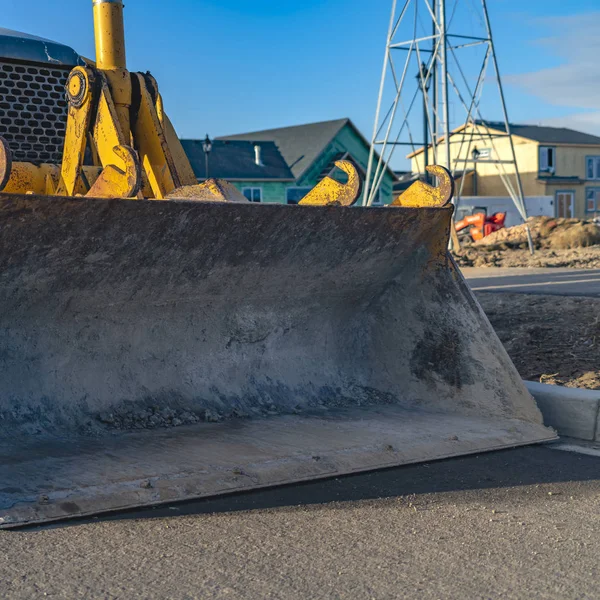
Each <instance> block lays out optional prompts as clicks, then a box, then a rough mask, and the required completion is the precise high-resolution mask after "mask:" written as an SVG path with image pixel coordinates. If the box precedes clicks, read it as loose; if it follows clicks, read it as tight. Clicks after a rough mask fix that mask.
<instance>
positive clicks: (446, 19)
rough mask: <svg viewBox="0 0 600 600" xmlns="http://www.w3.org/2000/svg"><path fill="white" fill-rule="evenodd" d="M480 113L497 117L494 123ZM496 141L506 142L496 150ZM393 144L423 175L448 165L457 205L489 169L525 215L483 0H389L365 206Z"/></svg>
mask: <svg viewBox="0 0 600 600" xmlns="http://www.w3.org/2000/svg"><path fill="white" fill-rule="evenodd" d="M490 64H491V65H492V68H493V72H492V77H491V78H490V75H489V73H488V72H489V71H490V69H489V67H490ZM484 84H485V85H484ZM484 112H486V113H487V114H488V115H489V114H490V113H492V114H494V113H495V115H497V116H499V117H500V119H497V120H496V122H493V125H492V121H488V120H486V119H485V118H484V115H483V113H484ZM415 130H418V131H419V133H418V134H413V132H414V131H415ZM499 138H504V139H502V140H501V139H499ZM500 144H502V145H506V144H507V145H508V147H505V148H504V149H503V150H504V151H503V152H501V154H499V153H498V149H499V148H498V146H500ZM422 148H428V151H425V152H418V151H419V150H420V149H422ZM398 149H401V150H404V152H403V153H402V154H401V157H403V156H404V155H405V154H406V150H408V151H409V152H411V154H412V158H413V163H416V164H417V166H418V171H419V172H420V173H421V176H422V177H423V178H424V179H427V174H426V172H425V166H426V165H427V164H432V163H437V164H441V165H444V166H445V167H447V168H448V170H449V171H450V172H451V173H452V174H453V175H454V177H455V178H456V179H457V180H458V185H457V191H456V195H455V203H459V202H460V197H461V195H462V192H463V188H464V186H465V181H466V180H467V179H468V178H469V177H474V178H476V173H477V169H478V168H479V169H481V170H486V174H489V172H490V169H495V170H496V171H497V176H498V177H499V179H500V180H501V181H502V183H503V184H504V186H505V188H506V190H507V192H508V194H509V195H510V197H511V198H512V200H513V202H514V204H515V206H516V208H517V210H518V211H519V213H520V215H521V217H522V218H523V220H526V218H527V214H526V209H525V202H524V198H523V186H522V183H521V177H520V175H519V170H518V167H517V161H516V155H515V146H514V142H513V138H512V136H511V131H510V123H509V120H508V113H507V110H506V102H505V98H504V91H503V88H502V81H501V79H500V71H499V68H498V61H497V59H496V53H495V49H494V41H493V37H492V28H491V26H490V19H489V14H488V10H487V5H486V0H400V1H399V0H393V1H392V11H391V17H390V25H389V30H388V34H387V40H386V48H385V55H384V62H383V72H382V76H381V85H380V89H379V98H378V101H377V111H376V116H375V124H374V128H373V137H372V144H371V154H370V157H369V165H368V171H367V178H366V183H365V194H364V199H363V203H364V204H365V205H370V204H372V202H373V200H374V199H375V198H376V195H377V193H378V190H379V187H380V186H381V182H382V181H383V176H384V173H385V170H386V167H388V166H391V167H393V166H394V162H393V161H394V160H396V161H397V158H398V152H397V151H398ZM506 150H508V152H506ZM377 153H378V154H379V157H378V156H377ZM501 155H502V157H503V160H501V159H500V158H501ZM507 155H508V159H507V158H506V156H507ZM395 157H396V158H395ZM484 165H485V166H484ZM490 165H491V166H490Z"/></svg>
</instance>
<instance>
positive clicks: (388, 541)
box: [0, 447, 600, 600]
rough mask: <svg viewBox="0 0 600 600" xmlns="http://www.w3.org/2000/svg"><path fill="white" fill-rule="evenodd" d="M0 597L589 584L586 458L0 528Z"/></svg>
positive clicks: (526, 459)
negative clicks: (57, 523)
mask: <svg viewBox="0 0 600 600" xmlns="http://www.w3.org/2000/svg"><path fill="white" fill-rule="evenodd" d="M0 556H2V561H1V562H0V597H2V598H42V597H49V598H55V599H56V598H68V599H75V598H106V599H114V598H121V599H127V600H134V599H137V598H145V599H151V598H173V599H179V598H228V599H230V598H294V599H298V598H328V599H329V598H352V599H355V598H367V599H370V598H377V599H383V598H432V599H436V598H443V599H449V598H461V599H462V598H518V599H523V598H528V599H529V598H598V597H600V561H599V560H598V557H599V556H600V457H598V456H586V455H582V454H573V453H570V452H561V451H557V450H553V449H550V448H548V447H530V448H522V449H518V450H509V451H502V452H496V453H490V454H485V455H480V456H474V457H466V458H462V459H453V460H447V461H440V462H435V463H430V464H425V465H418V466H412V467H401V468H397V469H391V470H387V471H380V472H377V473H370V474H365V475H358V476H353V477H346V478H341V479H338V480H333V481H326V482H316V483H312V484H306V485H302V486H294V487H287V488H280V489H275V490H267V491H261V492H256V493H253V494H247V495H240V496H235V497H231V498H229V499H222V500H212V501H203V502H196V503H193V504H188V505H185V506H179V507H171V508H165V509H160V510H153V511H148V512H145V513H137V514H129V515H121V516H119V517H118V518H115V517H113V518H111V519H102V520H92V521H87V522H79V523H70V524H63V525H60V526H53V527H47V528H43V529H40V528H38V529H29V530H13V531H3V532H0Z"/></svg>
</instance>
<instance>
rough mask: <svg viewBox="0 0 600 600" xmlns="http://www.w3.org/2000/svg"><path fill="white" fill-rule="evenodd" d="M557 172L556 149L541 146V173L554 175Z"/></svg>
mask: <svg viewBox="0 0 600 600" xmlns="http://www.w3.org/2000/svg"><path fill="white" fill-rule="evenodd" d="M555 170H556V148H552V147H550V146H540V173H554V171H555Z"/></svg>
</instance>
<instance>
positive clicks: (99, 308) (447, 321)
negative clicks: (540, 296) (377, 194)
mask: <svg viewBox="0 0 600 600" xmlns="http://www.w3.org/2000/svg"><path fill="white" fill-rule="evenodd" d="M0 216H1V219H2V222H1V229H0V231H1V233H0V274H1V275H0V276H1V277H2V285H1V286H0V302H1V305H2V311H1V312H0V328H1V331H2V337H1V338H0V373H1V378H2V385H1V387H0V525H1V526H3V527H15V526H20V525H26V524H32V523H43V522H47V521H52V520H59V519H65V518H70V517H80V516H85V515H92V514H96V513H101V512H108V511H115V510H121V509H130V508H133V507H141V506H150V505H155V504H161V503H165V502H173V501H180V500H187V499H192V498H201V497H207V496H214V495H218V494H227V493H231V492H239V491H246V490H251V489H255V488H260V487H266V486H274V485H280V484H288V483H294V482H300V481H306V480H311V479H318V478H326V477H332V476H337V475H341V474H348V473H355V472H359V471H365V470H370V469H378V468H382V467H391V466H397V465H403V464H408V463H415V462H420V461H431V460H434V459H440V458H445V457H450V456H458V455H463V454H469V453H475V452H481V451H485V450H495V449H499V448H506V447H514V446H519V445H523V444H530V443H535V442H540V441H544V440H551V439H554V438H555V437H556V436H555V433H554V432H553V431H552V430H550V429H548V428H546V427H544V425H543V423H542V417H541V414H540V412H539V410H538V408H537V407H536V404H535V401H534V400H533V398H532V397H531V396H530V395H529V394H528V392H527V391H526V389H525V387H524V385H523V383H522V381H521V379H520V377H519V374H518V373H517V371H516V369H515V367H514V365H513V364H512V362H511V361H510V359H509V357H508V355H507V354H506V352H505V350H504V349H503V347H502V345H501V343H500V341H499V340H498V338H497V337H496V335H495V333H494V331H493V329H492V327H491V326H490V324H489V322H488V320H487V319H486V317H485V315H484V313H483V312H482V310H481V308H480V307H479V305H478V303H477V301H476V299H475V298H474V297H473V295H472V293H471V291H470V290H469V288H468V286H467V285H466V283H465V281H464V280H463V278H462V276H461V274H460V272H459V271H458V269H457V268H456V266H455V264H454V262H453V261H452V259H451V258H450V256H449V255H448V253H447V251H446V247H447V243H448V236H449V231H450V221H451V216H452V208H451V207H442V208H420V209H417V208H389V209H378V208H351V207H328V206H315V207H312V206H308V207H302V206H286V205H277V204H263V205H261V204H251V203H248V204H241V203H230V202H198V201H186V200H181V201H179V200H172V201H167V202H157V201H147V200H138V201H130V200H120V199H119V200H115V199H110V200H102V199H89V198H64V197H52V198H47V197H39V196H31V195H26V196H15V195H0Z"/></svg>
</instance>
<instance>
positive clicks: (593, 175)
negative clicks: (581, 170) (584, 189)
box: [585, 156, 600, 180]
mask: <svg viewBox="0 0 600 600" xmlns="http://www.w3.org/2000/svg"><path fill="white" fill-rule="evenodd" d="M585 177H586V179H595V180H600V156H588V157H587V158H586V159H585Z"/></svg>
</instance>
